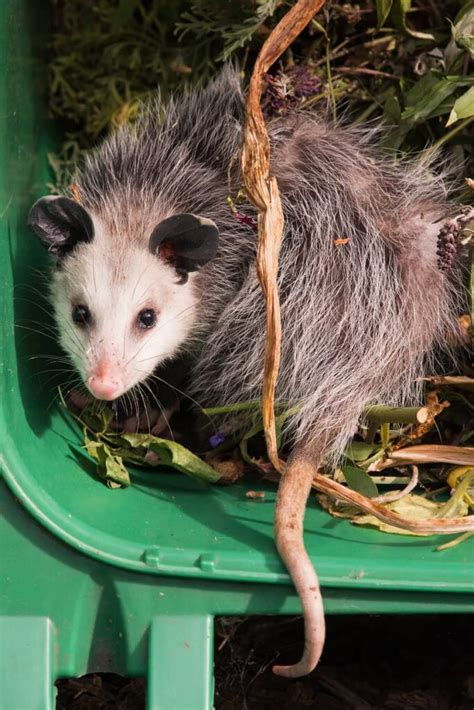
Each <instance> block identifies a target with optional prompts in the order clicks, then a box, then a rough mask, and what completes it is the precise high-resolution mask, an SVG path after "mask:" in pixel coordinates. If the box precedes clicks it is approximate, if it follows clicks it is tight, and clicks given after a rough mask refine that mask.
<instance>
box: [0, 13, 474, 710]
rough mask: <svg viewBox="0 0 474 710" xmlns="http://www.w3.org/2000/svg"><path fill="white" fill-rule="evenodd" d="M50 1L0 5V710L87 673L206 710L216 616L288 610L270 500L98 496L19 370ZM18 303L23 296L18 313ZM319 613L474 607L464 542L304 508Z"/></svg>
mask: <svg viewBox="0 0 474 710" xmlns="http://www.w3.org/2000/svg"><path fill="white" fill-rule="evenodd" d="M47 11H48V3H46V1H44V2H41V3H31V2H28V1H27V0H9V1H7V0H5V2H3V3H1V4H0V27H1V35H0V36H1V40H0V56H1V72H0V81H1V82H2V83H1V84H0V156H1V158H0V252H1V257H0V283H1V293H0V327H1V336H0V393H1V401H0V470H1V473H2V481H0V502H1V507H2V517H1V520H0V571H1V575H0V577H1V579H0V585H1V586H0V708H1V710H48V709H50V708H52V707H54V681H55V679H56V678H59V677H71V676H79V675H82V674H84V673H87V672H92V671H96V672H99V671H110V672H115V673H121V674H124V675H130V676H137V675H146V676H147V678H148V707H149V708H162V709H166V710H181V709H182V710H193V709H196V710H197V709H199V710H201V709H203V708H210V707H212V705H213V676H212V655H213V648H212V637H213V634H212V631H213V629H212V626H213V617H214V616H216V615H218V614H239V615H243V614H262V613H263V614H266V613H269V614H296V613H299V612H300V604H299V601H298V599H297V597H296V595H295V593H294V590H293V588H292V585H291V583H290V581H289V578H288V575H287V573H286V571H285V569H284V568H283V566H282V564H281V562H280V560H279V558H278V556H277V554H276V552H275V549H274V545H273V537H272V518H273V507H274V500H275V489H274V487H272V486H265V485H262V486H259V489H261V490H265V491H266V496H265V500H264V501H254V500H249V499H247V498H246V496H245V493H246V490H247V486H246V484H245V483H244V484H238V485H233V486H230V487H227V488H222V487H204V486H202V485H199V484H198V483H195V482H193V481H191V480H189V479H188V478H186V477H185V476H183V475H181V474H177V473H173V472H166V473H163V472H161V473H154V472H139V471H137V472H135V473H134V474H133V485H132V486H131V488H129V489H126V490H115V491H112V490H109V489H107V488H106V487H105V486H104V485H103V484H102V483H100V482H99V481H98V480H97V479H96V478H95V476H94V467H93V465H92V464H89V463H88V462H87V460H86V459H85V458H84V456H83V453H82V452H81V449H80V445H81V441H80V437H79V436H78V432H77V431H76V429H75V428H74V426H72V425H71V422H70V421H68V420H67V419H65V418H64V417H63V416H62V415H61V412H60V411H59V409H58V407H57V406H56V405H55V404H54V402H53V404H52V401H53V393H52V392H51V391H48V389H47V388H41V387H40V386H39V384H40V379H38V377H37V374H35V367H36V368H37V367H38V366H37V365H35V364H34V363H35V362H37V361H32V360H31V359H30V358H31V356H33V355H35V354H38V352H40V353H44V352H45V348H48V347H49V346H48V342H49V341H48V340H47V339H45V338H44V337H42V336H41V333H40V334H38V335H37V336H35V335H34V334H33V335H32V336H31V337H27V336H26V335H25V331H23V330H22V329H21V328H17V327H15V324H20V325H21V324H22V323H24V322H26V320H27V319H29V318H32V319H36V320H39V321H40V325H39V326H38V329H39V330H40V331H41V330H42V328H43V326H42V325H41V324H43V323H44V324H47V323H50V322H51V318H50V315H49V313H48V310H47V309H46V311H44V310H42V308H43V306H42V305H40V303H39V299H38V298H37V297H36V296H35V295H34V294H32V293H30V294H29V295H28V293H27V292H26V291H25V290H24V289H23V287H22V286H23V285H24V284H30V285H32V286H33V287H35V288H42V287H41V280H40V279H39V277H38V275H37V274H36V273H35V271H34V269H38V268H39V269H42V268H44V267H45V266H46V260H45V256H44V254H43V251H42V250H41V248H40V247H39V246H38V245H37V244H36V242H35V241H34V240H33V239H32V238H31V237H30V236H29V234H28V233H27V230H26V228H25V223H26V216H27V213H28V210H29V207H30V205H31V204H32V202H33V201H34V199H36V197H38V196H39V195H41V194H45V192H46V191H47V187H46V183H47V180H48V178H49V175H48V165H47V152H48V150H49V149H51V147H52V146H54V144H55V140H57V136H56V135H55V127H54V125H53V124H52V122H51V121H49V120H48V118H47V88H46V64H45V53H46V49H45V48H46V43H47V38H48V17H47ZM25 298H27V299H29V300H26V301H25V300H24V299H25ZM305 539H306V544H307V547H308V550H309V552H310V554H311V556H312V559H313V560H314V562H315V564H316V565H317V569H318V572H319V575H320V578H321V582H322V585H323V588H324V589H323V593H324V598H325V605H326V610H327V612H328V613H344V614H351V613H361V612H362V613H364V612H367V613H369V612H370V613H385V612H390V613H400V612H401V613H407V614H408V613H430V612H446V613H455V612H473V611H474V596H473V591H474V566H473V562H474V540H470V541H469V542H467V543H465V544H463V545H461V546H459V547H457V548H454V549H452V550H447V551H445V552H436V551H435V547H436V545H437V544H439V542H440V540H439V539H438V538H435V537H432V538H413V537H412V538H410V537H400V536H395V535H384V534H381V533H379V532H377V531H375V530H369V529H361V528H358V527H355V526H352V525H351V524H350V523H348V522H346V521H336V520H334V519H332V518H330V517H329V516H328V515H327V514H326V513H324V512H322V511H321V510H319V509H318V507H317V505H316V502H315V501H314V500H312V501H311V502H310V503H309V506H308V513H307V516H306V525H305Z"/></svg>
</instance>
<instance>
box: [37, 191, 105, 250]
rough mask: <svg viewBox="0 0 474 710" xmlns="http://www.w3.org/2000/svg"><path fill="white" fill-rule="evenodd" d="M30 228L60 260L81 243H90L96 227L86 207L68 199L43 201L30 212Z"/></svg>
mask: <svg viewBox="0 0 474 710" xmlns="http://www.w3.org/2000/svg"><path fill="white" fill-rule="evenodd" d="M28 227H29V228H30V229H31V231H32V232H33V234H34V235H35V236H37V237H38V238H39V239H40V241H41V242H42V244H43V245H44V246H45V247H46V248H47V250H48V252H49V253H50V254H52V255H53V256H55V257H57V258H61V257H63V256H65V255H66V254H67V253H68V252H70V251H72V249H74V247H75V246H76V245H77V244H79V242H90V241H91V240H92V239H93V237H94V225H93V224H92V220H91V218H90V217H89V215H88V214H87V212H86V211H85V209H84V208H83V207H81V205H80V204H79V203H77V202H74V201H73V200H70V199H68V198H67V197H54V196H51V197H42V198H41V199H39V200H38V201H37V202H35V204H34V205H33V207H32V208H31V210H30V214H29V217H28Z"/></svg>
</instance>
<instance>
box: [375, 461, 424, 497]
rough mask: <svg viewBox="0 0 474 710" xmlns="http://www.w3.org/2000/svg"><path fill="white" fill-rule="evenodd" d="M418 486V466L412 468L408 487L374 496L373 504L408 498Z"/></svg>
mask: <svg viewBox="0 0 474 710" xmlns="http://www.w3.org/2000/svg"><path fill="white" fill-rule="evenodd" d="M417 485H418V466H412V467H411V478H410V480H409V481H408V483H407V485H406V486H405V488H402V490H401V491H392V492H391V493H385V494H384V495H382V496H374V497H373V498H371V499H370V500H371V501H372V502H373V503H393V502H394V501H396V500H400V498H404V497H405V496H407V495H408V494H409V493H411V492H412V490H413V489H414V488H416V486H417Z"/></svg>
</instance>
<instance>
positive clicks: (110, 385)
mask: <svg viewBox="0 0 474 710" xmlns="http://www.w3.org/2000/svg"><path fill="white" fill-rule="evenodd" d="M87 387H88V389H89V390H90V392H91V394H93V395H94V397H96V399H105V400H108V401H111V400H113V399H117V397H120V395H121V394H123V393H124V390H125V389H126V388H125V385H124V383H123V378H122V373H121V372H120V370H119V369H118V367H117V366H114V365H112V363H109V362H108V361H105V360H101V361H100V362H99V363H98V365H97V367H96V369H95V371H94V372H93V373H92V375H90V377H88V379H87Z"/></svg>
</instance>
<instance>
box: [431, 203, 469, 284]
mask: <svg viewBox="0 0 474 710" xmlns="http://www.w3.org/2000/svg"><path fill="white" fill-rule="evenodd" d="M472 219H474V207H464V209H463V210H462V212H461V214H459V215H458V216H457V217H455V218H454V219H453V220H451V221H450V222H446V223H445V224H444V225H443V227H442V228H441V229H440V231H439V234H438V247H437V249H436V253H437V255H438V268H439V269H440V271H449V269H451V268H452V266H453V263H454V260H455V258H456V253H457V251H458V244H459V236H460V234H461V232H462V231H463V229H465V227H466V225H467V223H468V222H470V221H471V220H472Z"/></svg>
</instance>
